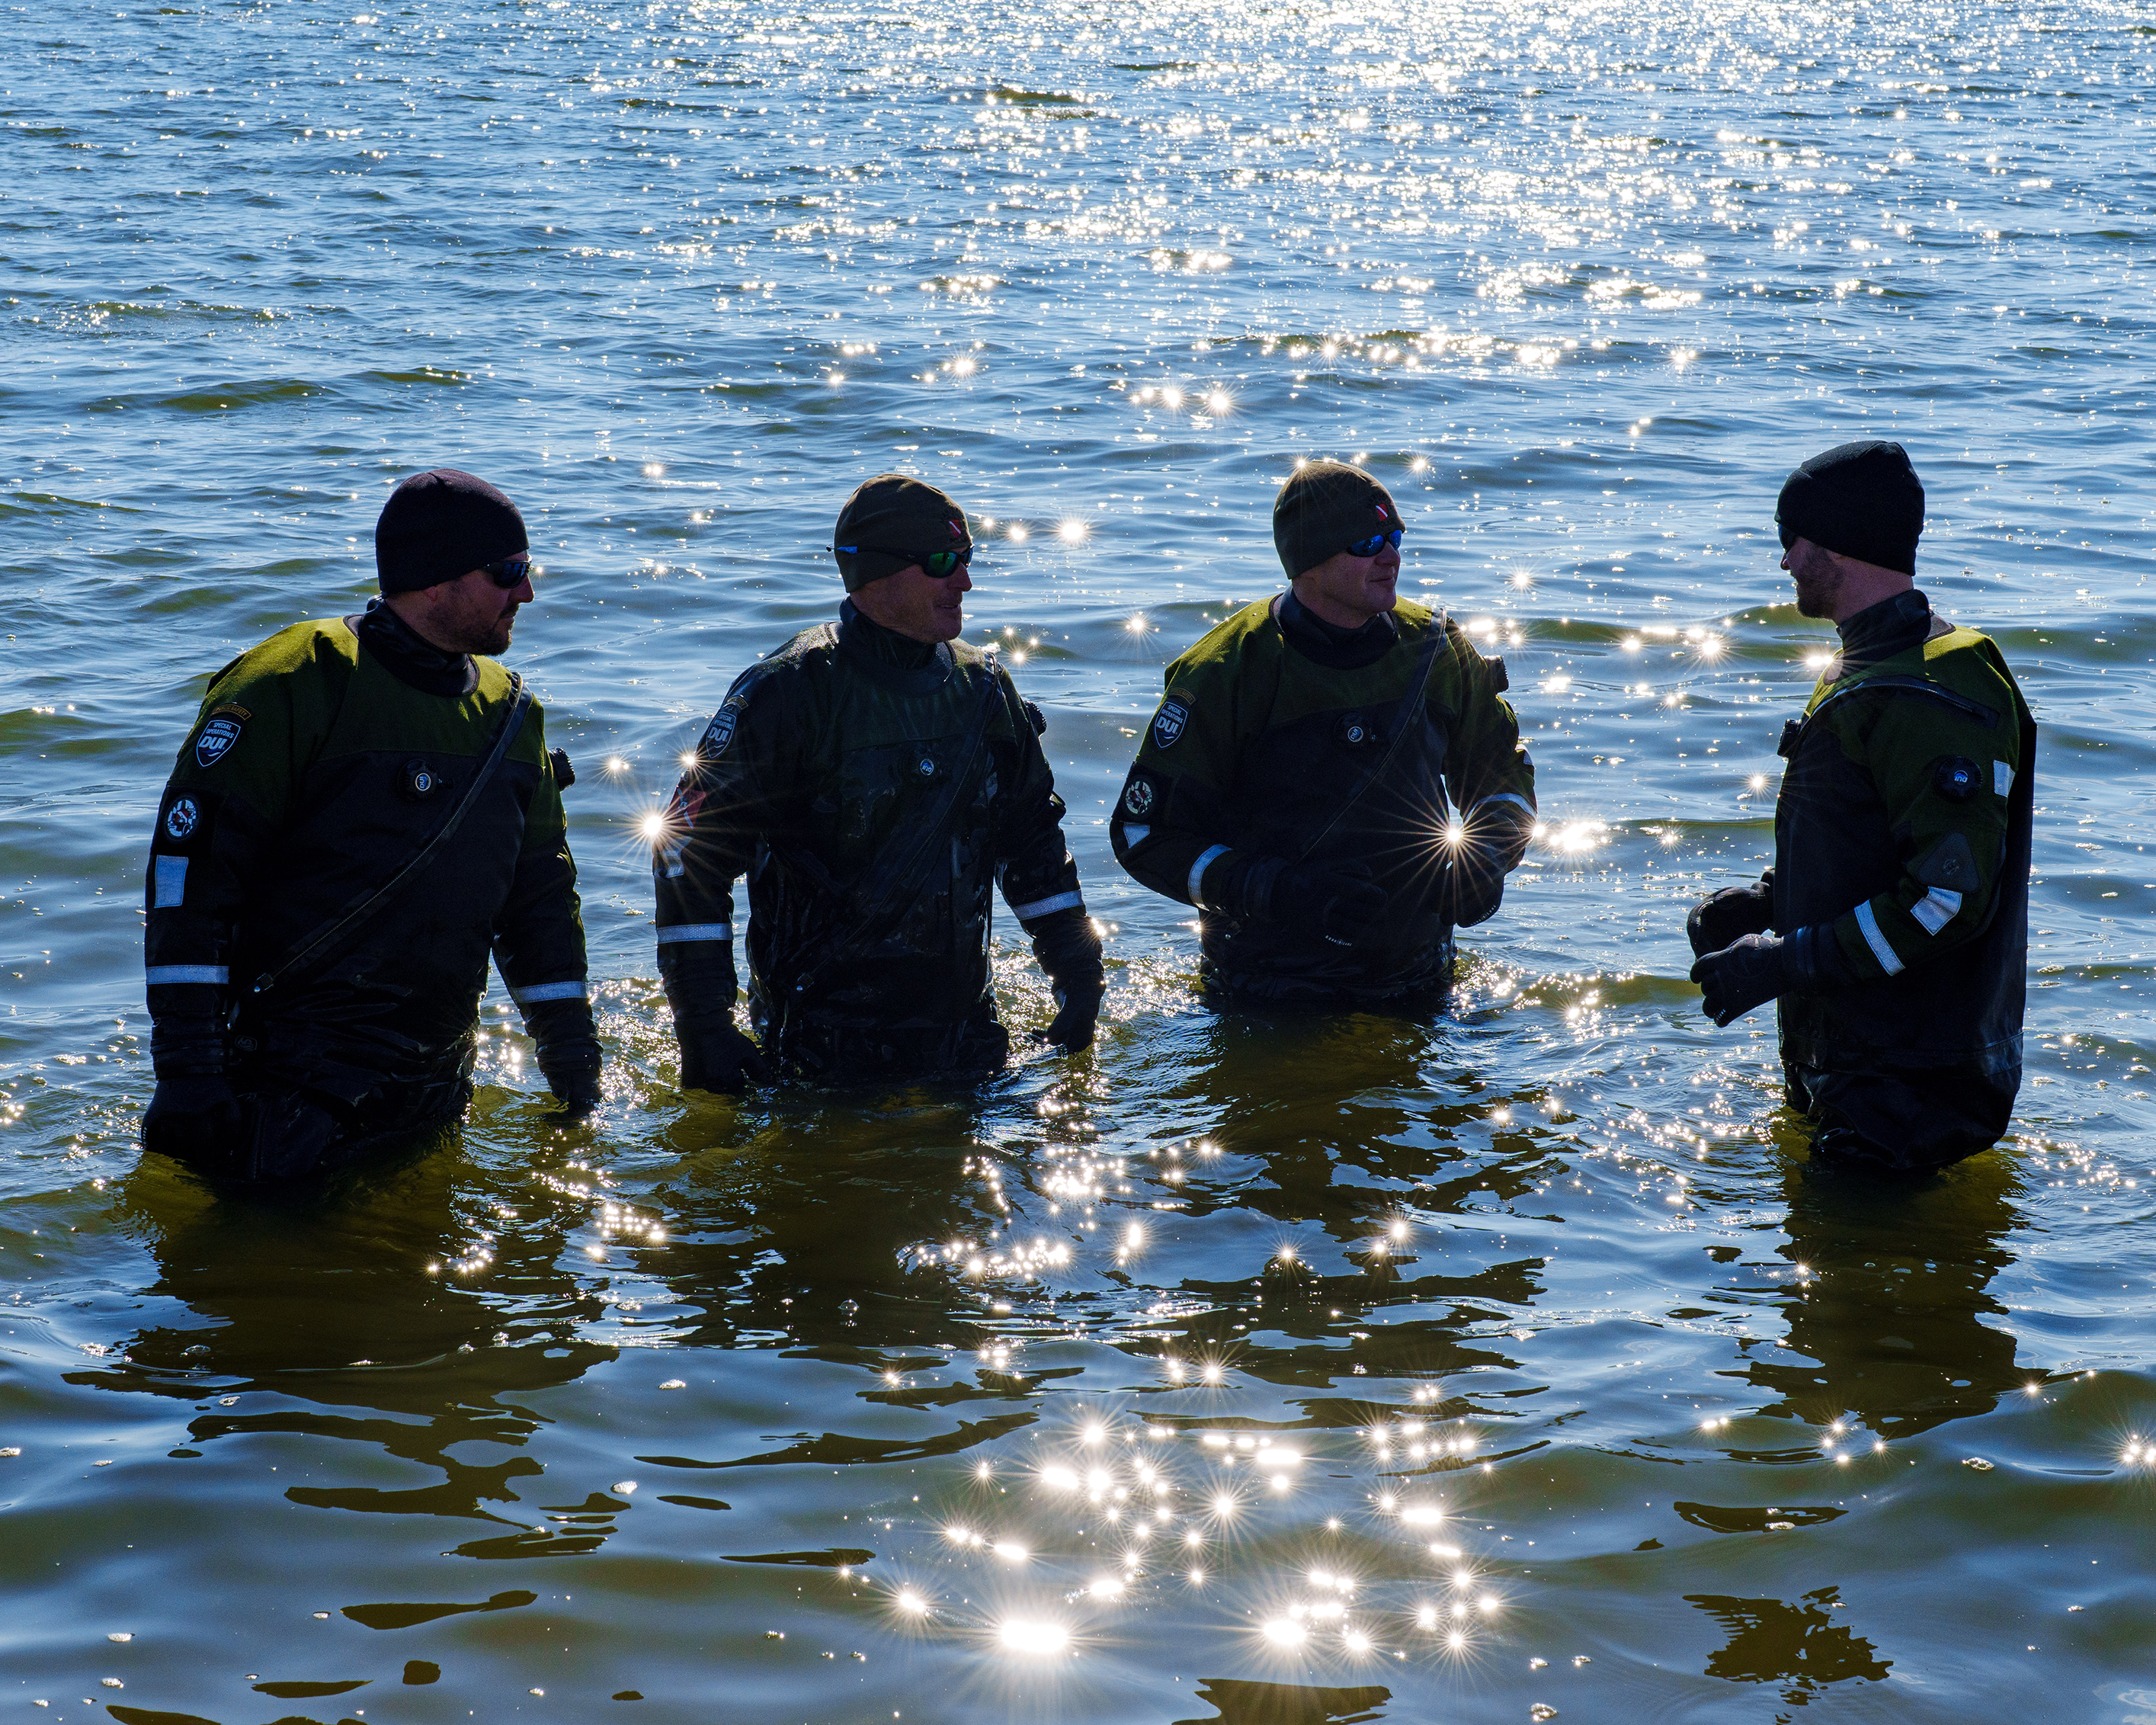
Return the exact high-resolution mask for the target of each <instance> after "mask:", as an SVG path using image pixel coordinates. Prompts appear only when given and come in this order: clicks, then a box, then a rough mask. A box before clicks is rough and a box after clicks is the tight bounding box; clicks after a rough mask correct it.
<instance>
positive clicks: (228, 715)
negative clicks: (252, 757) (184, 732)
mask: <svg viewBox="0 0 2156 1725" xmlns="http://www.w3.org/2000/svg"><path fill="white" fill-rule="evenodd" d="M246 723H247V721H246V718H245V717H244V715H242V714H241V713H240V711H239V709H238V708H236V707H234V708H231V709H226V708H223V707H220V708H219V709H218V711H216V712H214V713H213V714H211V715H210V717H209V721H208V723H207V724H205V725H204V726H203V727H202V730H201V731H200V732H198V733H197V735H196V737H195V765H196V766H198V767H214V766H216V765H217V763H218V762H219V761H222V760H223V758H224V757H226V756H227V755H228V754H230V753H231V752H232V746H233V745H234V743H236V742H239V733H240V732H241V730H242V729H243V728H244V726H245V725H246Z"/></svg>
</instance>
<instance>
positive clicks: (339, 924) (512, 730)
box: [254, 671, 531, 994]
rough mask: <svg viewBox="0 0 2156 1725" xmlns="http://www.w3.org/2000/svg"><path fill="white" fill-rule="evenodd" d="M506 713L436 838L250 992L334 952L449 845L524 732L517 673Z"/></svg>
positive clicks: (524, 698) (525, 707)
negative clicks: (346, 937) (347, 936)
mask: <svg viewBox="0 0 2156 1725" xmlns="http://www.w3.org/2000/svg"><path fill="white" fill-rule="evenodd" d="M509 693H510V702H509V711H508V712H506V714H504V715H503V716H502V721H501V728H500V730H499V731H497V732H495V737H494V747H493V748H492V749H490V750H489V751H488V752H487V757H486V759H485V761H483V762H480V769H479V771H478V772H477V773H474V774H473V775H472V781H471V783H470V784H469V785H467V786H465V793H464V795H462V796H461V797H459V798H457V800H456V802H455V803H454V805H453V806H452V807H451V808H450V809H449V814H448V815H447V816H446V817H445V818H444V820H443V822H442V824H441V825H439V827H437V828H435V829H434V836H433V837H432V838H430V839H428V840H427V842H426V843H425V844H424V845H421V846H420V847H419V849H418V851H417V852H416V853H414V855H413V857H412V860H410V861H409V862H408V863H406V864H405V865H404V866H403V868H401V869H399V870H398V871H397V872H396V873H395V874H394V875H392V876H390V878H389V879H388V880H386V881H384V882H383V883H382V885H381V886H377V887H374V888H372V889H371V890H370V891H366V892H362V894H360V896H358V897H357V898H355V899H354V900H353V901H352V902H351V903H350V904H348V905H346V906H345V907H344V909H342V910H341V911H338V912H337V913H336V915H335V916H331V917H330V918H329V919H328V920H327V921H326V922H321V923H320V924H318V925H317V926H316V927H315V928H313V929H312V930H311V931H310V932H308V934H307V936H306V937H305V939H303V940H301V941H300V943H299V944H298V945H297V946H296V947H293V948H292V950H291V951H290V952H288V953H286V954H285V961H284V963H281V964H280V965H278V966H277V968H275V969H274V970H265V971H264V972H263V973H262V974H261V975H260V976H259V977H257V978H255V979H254V992H255V993H257V994H266V993H269V990H270V989H272V988H275V987H276V986H277V984H278V983H280V982H282V981H284V980H285V978H286V977H288V976H290V975H291V974H292V973H293V972H294V971H295V970H298V969H299V968H300V967H302V966H303V965H305V964H306V963H308V962H309V961H310V960H311V959H313V958H315V957H317V956H319V955H320V954H321V953H323V952H326V951H328V950H329V949H330V948H331V947H334V946H335V945H336V942H338V941H339V940H341V938H343V937H344V936H345V935H346V934H348V933H350V932H352V930H353V929H355V928H357V927H359V925H360V924H361V923H362V922H365V921H366V920H367V918H368V917H369V916H372V915H373V914H374V913H375V911H377V910H379V909H380V908H381V907H382V905H383V904H384V903H386V902H387V901H388V899H389V897H390V896H391V895H392V894H393V893H394V892H395V891H397V889H398V887H400V886H403V884H404V883H405V882H406V881H408V880H410V879H411V878H412V877H413V875H417V874H418V872H419V870H421V869H423V868H424V867H425V866H426V865H427V864H428V863H429V861H430V860H433V858H434V854H435V853H436V852H437V851H439V850H440V849H441V848H442V847H443V846H444V845H446V844H448V843H449V839H451V838H452V837H453V836H454V834H455V833H456V830H457V829H458V828H459V827H460V826H462V825H463V824H464V822H465V816H466V815H467V814H470V813H471V808H472V804H473V803H476V802H477V801H478V800H479V793H480V791H482V790H483V789H485V787H486V784H487V782H488V780H490V779H491V778H493V777H494V773H495V768H497V767H499V766H500V765H501V762H502V759H503V757H505V756H506V755H507V754H508V753H509V748H510V745H511V743H513V742H516V737H517V733H518V732H521V730H523V728H524V715H525V714H526V711H529V710H530V708H531V691H530V690H529V689H526V687H525V686H524V679H523V678H522V677H521V676H519V675H517V674H516V672H515V671H511V673H510V674H509Z"/></svg>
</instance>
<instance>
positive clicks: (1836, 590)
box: [1789, 546, 1841, 617]
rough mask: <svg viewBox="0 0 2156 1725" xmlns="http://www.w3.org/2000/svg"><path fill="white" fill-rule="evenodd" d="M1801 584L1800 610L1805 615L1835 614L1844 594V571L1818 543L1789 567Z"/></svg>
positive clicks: (1821, 615) (1799, 588)
mask: <svg viewBox="0 0 2156 1725" xmlns="http://www.w3.org/2000/svg"><path fill="white" fill-rule="evenodd" d="M1789 574H1790V577H1791V578H1792V579H1793V580H1794V581H1795V583H1796V585H1797V611H1798V614H1799V615H1800V616H1804V617H1831V616H1833V615H1834V608H1835V602H1836V601H1837V600H1838V599H1840V597H1841V571H1840V569H1839V568H1837V567H1835V563H1834V561H1833V559H1832V558H1831V557H1830V556H1829V555H1828V554H1827V553H1826V552H1823V551H1821V550H1820V549H1819V548H1818V547H1816V546H1815V547H1813V548H1812V549H1811V551H1810V552H1809V553H1808V554H1807V555H1806V556H1805V557H1804V558H1803V559H1802V560H1801V561H1800V562H1798V563H1797V564H1796V565H1795V567H1793V568H1792V569H1791V570H1790V571H1789Z"/></svg>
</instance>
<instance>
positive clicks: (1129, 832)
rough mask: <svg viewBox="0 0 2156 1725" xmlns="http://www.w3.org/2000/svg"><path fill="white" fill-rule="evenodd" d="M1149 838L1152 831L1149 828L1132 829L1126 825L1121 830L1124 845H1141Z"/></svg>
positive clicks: (1132, 827)
mask: <svg viewBox="0 0 2156 1725" xmlns="http://www.w3.org/2000/svg"><path fill="white" fill-rule="evenodd" d="M1151 837H1152V828H1151V827H1134V826H1129V825H1126V826H1125V827H1124V828H1123V842H1124V843H1125V844H1126V845H1142V844H1144V843H1145V841H1146V840H1147V839H1150V838H1151Z"/></svg>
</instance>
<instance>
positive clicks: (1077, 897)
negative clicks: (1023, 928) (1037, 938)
mask: <svg viewBox="0 0 2156 1725" xmlns="http://www.w3.org/2000/svg"><path fill="white" fill-rule="evenodd" d="M1085 908H1086V895H1085V894H1084V893H1082V892H1059V893H1057V894H1056V895H1055V897H1053V898H1037V899H1035V900H1034V901H1033V902H1032V903H1031V904H1029V905H1013V906H1011V915H1012V916H1015V917H1017V918H1018V920H1019V922H1031V921H1032V920H1033V919H1034V917H1035V916H1046V915H1047V914H1048V913H1049V912H1050V911H1082V910H1084V909H1085Z"/></svg>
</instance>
